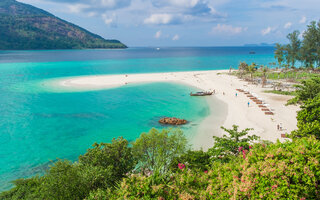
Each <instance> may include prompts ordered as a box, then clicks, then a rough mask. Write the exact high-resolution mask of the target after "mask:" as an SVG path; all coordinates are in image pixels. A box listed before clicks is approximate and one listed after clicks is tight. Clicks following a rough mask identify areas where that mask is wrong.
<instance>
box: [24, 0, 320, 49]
mask: <svg viewBox="0 0 320 200" xmlns="http://www.w3.org/2000/svg"><path fill="white" fill-rule="evenodd" d="M18 1H20V2H23V3H27V4H31V5H33V6H36V7H38V8H42V9H44V10H46V11H48V12H50V13H52V14H54V15H56V16H57V17H60V18H62V19H64V20H67V21H69V22H71V23H74V24H76V25H78V26H81V27H83V28H85V29H87V30H89V31H91V32H93V33H96V34H98V35H100V36H102V37H104V38H106V39H118V40H120V41H121V42H123V43H125V44H126V45H128V46H129V47H140V46H147V47H148V46H159V47H160V46H241V45H245V44H260V43H269V44H272V43H276V42H278V43H286V42H287V39H286V35H287V34H288V33H290V32H292V31H294V30H299V31H300V32H301V33H303V31H304V30H305V29H306V27H307V25H308V24H309V23H310V22H311V21H314V20H316V21H318V20H319V19H320V16H319V13H320V0H18Z"/></svg>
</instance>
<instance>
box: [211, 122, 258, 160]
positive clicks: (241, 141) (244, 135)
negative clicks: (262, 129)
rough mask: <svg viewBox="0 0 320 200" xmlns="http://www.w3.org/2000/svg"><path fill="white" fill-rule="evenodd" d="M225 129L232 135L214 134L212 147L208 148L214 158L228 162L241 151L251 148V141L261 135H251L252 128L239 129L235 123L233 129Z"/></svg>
mask: <svg viewBox="0 0 320 200" xmlns="http://www.w3.org/2000/svg"><path fill="white" fill-rule="evenodd" d="M221 128H222V129H223V130H225V131H226V132H227V133H228V134H229V135H230V136H227V135H223V137H221V138H220V137H217V136H213V139H214V140H215V142H214V145H213V147H212V148H210V149H209V150H208V154H209V155H210V156H211V159H213V160H221V161H223V162H227V161H229V160H230V159H232V158H233V156H237V155H238V154H239V153H242V152H243V151H245V150H248V149H249V148H250V143H252V142H253V141H255V140H258V139H259V137H258V136H256V135H251V136H250V135H249V136H248V134H249V131H250V130H252V129H250V128H247V129H244V130H242V131H238V128H239V126H236V125H233V129H226V128H224V127H221Z"/></svg>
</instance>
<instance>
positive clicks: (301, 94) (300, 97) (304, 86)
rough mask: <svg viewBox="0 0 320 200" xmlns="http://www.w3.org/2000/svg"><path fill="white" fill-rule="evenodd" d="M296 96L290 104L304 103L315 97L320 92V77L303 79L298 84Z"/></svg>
mask: <svg viewBox="0 0 320 200" xmlns="http://www.w3.org/2000/svg"><path fill="white" fill-rule="evenodd" d="M295 87H296V91H295V93H296V97H295V98H293V99H291V100H290V101H289V102H288V104H295V103H304V102H306V101H308V100H311V99H313V98H315V97H316V96H317V95H319V94H320V77H312V78H310V79H307V80H302V81H301V84H299V85H296V86H295Z"/></svg>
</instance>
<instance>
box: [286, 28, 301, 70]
mask: <svg viewBox="0 0 320 200" xmlns="http://www.w3.org/2000/svg"><path fill="white" fill-rule="evenodd" d="M299 35H300V32H299V31H293V32H292V33H289V34H288V35H287V38H288V40H289V44H288V45H287V46H286V50H287V52H288V54H287V60H288V63H287V64H289V63H291V67H292V68H293V67H294V65H295V62H296V61H297V60H299V58H300V55H299V52H300V46H301V41H300V40H299Z"/></svg>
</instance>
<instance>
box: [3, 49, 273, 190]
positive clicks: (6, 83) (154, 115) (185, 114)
mask: <svg viewBox="0 0 320 200" xmlns="http://www.w3.org/2000/svg"><path fill="white" fill-rule="evenodd" d="M250 51H255V52H256V54H249V52H250ZM273 51H274V49H273V47H216V48H161V49H160V50H159V51H157V50H156V49H155V48H132V49H126V50H72V51H71V50H70V51H69V50H64V51H0V166H1V167H0V191H1V190H5V189H8V188H10V187H11V186H12V185H11V184H10V183H9V182H10V181H12V180H14V179H17V178H23V177H30V176H32V175H35V174H37V173H42V172H43V171H44V170H45V169H46V168H47V166H48V163H50V161H54V160H56V159H57V158H67V159H71V160H75V159H76V158H77V156H78V155H79V154H82V153H84V152H85V150H86V149H87V148H89V147H90V146H91V144H93V143H94V142H109V141H110V140H111V139H112V138H113V137H118V136H124V137H125V138H127V139H128V140H134V139H135V138H137V137H138V136H139V134H140V133H141V132H144V131H148V130H149V129H150V128H151V127H156V128H163V127H162V126H160V125H159V124H158V123H157V120H158V119H159V118H160V117H162V116H175V117H181V118H185V119H188V120H190V121H191V123H189V124H188V125H186V126H183V127H182V129H183V131H184V132H185V133H186V135H187V136H190V135H192V134H194V132H195V131H196V129H197V127H198V125H199V124H200V123H201V121H202V120H203V119H204V118H205V117H206V116H208V115H209V107H208V104H207V101H206V99H203V98H191V97H190V96H189V95H188V94H189V93H190V91H195V89H194V88H190V87H188V86H184V85H179V84H172V83H152V84H137V85H130V86H124V87H120V88H114V89H109V90H102V91H91V92H77V93H73V92H64V93H63V92H62V93H50V92H48V91H45V90H41V88H37V85H36V84H33V83H34V82H39V81H43V80H47V79H52V78H60V77H66V76H80V75H95V74H129V73H146V72H172V71H191V70H211V69H229V68H230V66H231V67H234V68H236V67H237V65H238V63H239V62H240V61H245V62H248V63H251V62H256V63H258V64H264V65H267V64H268V63H270V62H274V61H275V60H274V58H273V57H274V56H273ZM211 112H214V108H213V111H211Z"/></svg>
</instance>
